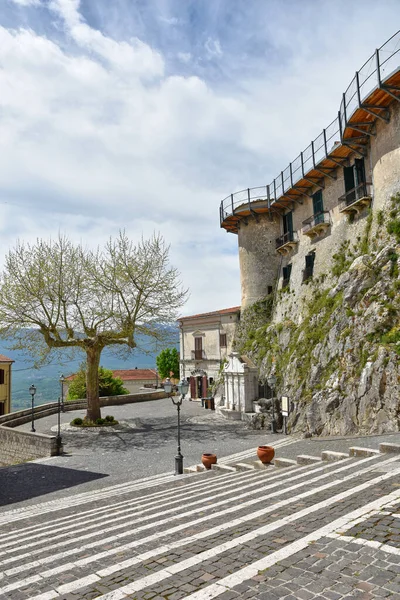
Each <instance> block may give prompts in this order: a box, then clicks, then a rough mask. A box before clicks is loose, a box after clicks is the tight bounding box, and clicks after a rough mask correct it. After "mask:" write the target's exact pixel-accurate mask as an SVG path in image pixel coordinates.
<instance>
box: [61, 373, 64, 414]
mask: <svg viewBox="0 0 400 600" xmlns="http://www.w3.org/2000/svg"><path fill="white" fill-rule="evenodd" d="M64 381H65V377H64V375H63V374H62V373H61V375H60V385H61V410H62V412H65V409H64Z"/></svg>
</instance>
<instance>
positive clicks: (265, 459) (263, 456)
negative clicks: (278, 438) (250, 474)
mask: <svg viewBox="0 0 400 600" xmlns="http://www.w3.org/2000/svg"><path fill="white" fill-rule="evenodd" d="M257 456H258V458H259V459H260V460H261V462H262V463H263V464H264V465H266V464H268V463H270V462H271V460H272V459H273V458H274V456H275V450H274V449H273V447H272V446H258V448H257Z"/></svg>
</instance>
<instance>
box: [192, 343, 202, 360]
mask: <svg viewBox="0 0 400 600" xmlns="http://www.w3.org/2000/svg"><path fill="white" fill-rule="evenodd" d="M202 358H203V338H201V337H196V338H194V359H195V360H201V359H202Z"/></svg>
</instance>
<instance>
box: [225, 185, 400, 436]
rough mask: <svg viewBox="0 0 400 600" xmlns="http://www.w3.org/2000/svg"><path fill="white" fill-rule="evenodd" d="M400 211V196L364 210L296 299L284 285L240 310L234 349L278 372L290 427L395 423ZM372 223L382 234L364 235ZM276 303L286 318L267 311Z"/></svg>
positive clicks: (399, 383) (264, 372)
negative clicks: (349, 237)
mask: <svg viewBox="0 0 400 600" xmlns="http://www.w3.org/2000/svg"><path fill="white" fill-rule="evenodd" d="M399 215H400V195H398V196H395V197H393V198H392V200H391V203H390V211H388V217H387V219H385V218H384V216H383V215H382V214H373V213H370V215H369V216H368V217H366V219H367V223H366V234H365V236H364V238H363V239H362V240H360V241H359V244H358V245H357V246H354V247H353V249H352V252H350V251H349V246H348V245H343V248H341V250H340V252H339V253H338V254H337V255H336V256H335V257H334V259H335V267H334V268H333V269H332V272H330V273H326V274H325V275H324V277H320V278H319V279H317V280H312V281H311V282H310V283H309V285H308V289H307V294H304V295H303V298H302V299H301V300H299V298H298V296H296V297H292V296H291V294H290V291H289V293H288V292H287V291H285V290H282V291H279V292H277V294H276V295H275V297H274V305H275V310H274V309H272V313H271V310H270V304H271V302H265V301H264V303H258V304H256V305H253V307H251V308H249V309H248V310H247V311H244V318H243V320H242V323H241V327H240V329H239V331H238V336H237V348H238V350H239V351H240V352H242V351H245V352H246V353H247V354H249V355H251V357H252V359H253V360H254V361H255V362H256V364H258V366H259V368H260V374H261V379H263V378H264V379H265V378H266V377H267V376H268V374H269V373H271V372H274V373H275V374H276V375H277V378H278V384H277V392H278V394H279V395H282V394H285V395H287V396H289V398H290V401H291V414H290V418H289V430H292V431H298V432H302V433H304V434H308V435H309V434H311V435H346V434H353V433H354V434H370V433H386V432H391V431H398V430H399V429H400V393H399V392H400V364H399V359H400V294H399V290H400V281H399V271H400V218H399ZM373 221H379V222H380V225H379V227H377V226H376V222H375V223H373ZM372 225H374V227H373V228H372V230H373V231H374V232H376V231H377V230H378V231H380V232H381V233H380V234H375V233H374V236H373V239H372V240H371V239H369V238H370V237H371V235H370V231H371V226H372ZM270 300H271V299H270ZM282 303H283V304H284V306H285V311H282ZM296 303H297V304H296ZM278 304H281V306H280V310H279V314H280V315H282V314H284V315H285V319H284V320H282V319H281V320H279V321H277V319H276V318H275V317H274V314H276V313H277V312H278V311H276V306H277V305H278ZM263 307H265V308H267V307H268V310H265V311H264V312H263ZM246 313H247V314H246ZM263 314H264V316H265V318H264V321H263V320H262V315H263Z"/></svg>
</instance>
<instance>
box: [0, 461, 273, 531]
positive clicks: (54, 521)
mask: <svg viewBox="0 0 400 600" xmlns="http://www.w3.org/2000/svg"><path fill="white" fill-rule="evenodd" d="M260 473H262V472H260ZM250 476H251V474H249V473H240V472H237V473H228V474H222V475H221V476H218V477H215V481H210V480H208V482H207V483H208V486H209V487H211V488H212V487H213V486H214V485H217V484H218V483H219V482H221V481H224V480H225V479H228V478H230V479H232V480H233V479H234V478H235V477H237V479H236V480H235V481H237V480H239V481H240V480H241V479H246V478H250ZM198 487H204V479H202V480H201V481H196V482H194V483H189V484H186V485H185V486H184V490H194V489H197V488H198ZM184 490H183V487H181V486H178V487H176V488H172V489H171V490H168V491H167V492H166V491H165V490H160V491H158V492H153V493H151V494H145V495H143V496H139V497H134V498H128V499H127V500H122V501H120V502H117V503H115V502H114V503H113V504H112V506H110V505H106V506H100V507H96V508H92V509H89V510H85V511H81V512H79V514H78V515H75V516H76V518H77V519H79V518H81V516H82V518H84V519H87V517H88V516H89V515H95V514H101V513H103V512H107V513H109V512H110V511H111V510H114V509H117V508H118V507H121V506H126V505H130V506H133V505H136V504H141V503H143V501H144V500H151V499H154V500H155V499H157V498H160V497H162V498H163V499H164V498H169V497H173V496H179V495H180V494H182V492H183V491H184ZM133 491H135V490H133ZM97 500H98V499H97V498H96V499H95V500H94V501H97ZM39 514H41V512H39ZM32 516H38V515H36V514H35V515H30V518H31V517H32ZM75 516H74V523H75V522H76V519H75ZM26 518H28V517H26ZM63 522H68V523H70V522H71V515H66V516H64V517H59V518H56V519H52V520H51V525H49V526H47V527H50V528H54V527H53V526H54V525H55V524H60V523H63ZM43 528H44V525H43V523H38V524H35V525H31V526H29V527H25V526H24V524H21V530H20V533H21V535H24V534H25V533H26V532H30V534H31V533H32V532H34V531H36V530H39V531H43ZM18 533H19V532H17V535H18ZM10 535H11V532H6V533H4V534H0V542H1V540H2V539H7V540H9V539H10ZM14 537H15V536H14Z"/></svg>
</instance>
